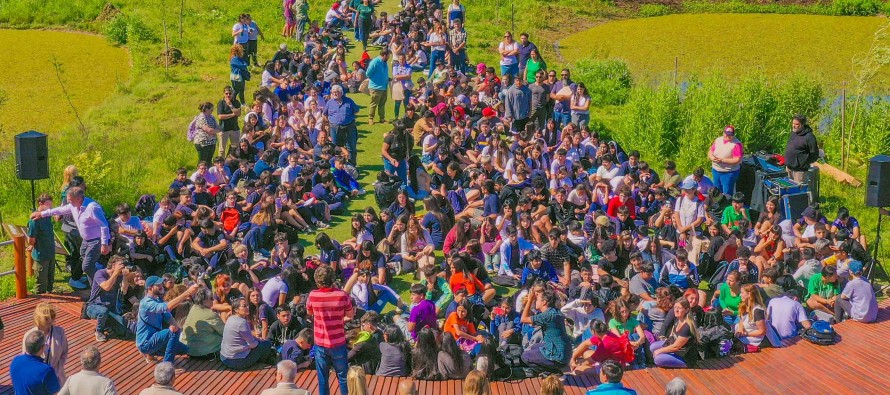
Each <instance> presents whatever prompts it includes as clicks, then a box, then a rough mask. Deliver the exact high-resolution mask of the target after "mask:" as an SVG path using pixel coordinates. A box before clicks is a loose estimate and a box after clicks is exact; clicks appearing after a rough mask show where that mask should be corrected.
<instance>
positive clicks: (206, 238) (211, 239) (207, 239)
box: [198, 231, 225, 248]
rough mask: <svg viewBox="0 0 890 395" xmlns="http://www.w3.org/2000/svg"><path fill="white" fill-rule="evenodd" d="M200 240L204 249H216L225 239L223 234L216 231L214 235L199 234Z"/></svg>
mask: <svg viewBox="0 0 890 395" xmlns="http://www.w3.org/2000/svg"><path fill="white" fill-rule="evenodd" d="M198 239H199V240H200V241H201V246H202V247H204V248H211V247H216V246H217V245H219V243H221V242H222V241H223V239H225V237H224V236H223V234H222V232H220V231H216V232H214V233H213V234H212V235H209V234H207V233H204V232H203V231H202V232H201V233H199V234H198Z"/></svg>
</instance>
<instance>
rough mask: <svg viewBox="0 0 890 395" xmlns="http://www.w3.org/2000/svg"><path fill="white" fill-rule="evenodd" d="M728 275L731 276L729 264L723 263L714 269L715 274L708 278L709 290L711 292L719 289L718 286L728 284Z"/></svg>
mask: <svg viewBox="0 0 890 395" xmlns="http://www.w3.org/2000/svg"><path fill="white" fill-rule="evenodd" d="M727 274H729V262H726V261H722V262H720V264H719V265H717V268H716V269H714V274H712V275H711V277H710V278H708V288H709V289H711V290H714V289H717V285H719V284H720V283H724V282H726V275H727Z"/></svg>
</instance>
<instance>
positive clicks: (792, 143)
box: [785, 126, 819, 171]
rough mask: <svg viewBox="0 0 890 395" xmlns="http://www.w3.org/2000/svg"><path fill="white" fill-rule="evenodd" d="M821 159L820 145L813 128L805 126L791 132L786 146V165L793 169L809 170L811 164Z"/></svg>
mask: <svg viewBox="0 0 890 395" xmlns="http://www.w3.org/2000/svg"><path fill="white" fill-rule="evenodd" d="M817 159H819V146H818V145H816V136H815V135H813V129H811V128H810V127H809V126H804V127H802V128H801V130H800V131H799V132H791V135H790V136H788V145H787V146H785V166H787V167H788V168H789V169H791V170H793V171H807V170H809V168H810V164H812V163H813V162H815V161H816V160H817Z"/></svg>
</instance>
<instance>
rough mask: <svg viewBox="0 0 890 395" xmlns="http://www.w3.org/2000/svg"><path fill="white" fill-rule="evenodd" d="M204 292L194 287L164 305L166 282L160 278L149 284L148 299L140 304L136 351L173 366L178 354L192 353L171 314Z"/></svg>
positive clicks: (148, 282) (146, 296)
mask: <svg viewBox="0 0 890 395" xmlns="http://www.w3.org/2000/svg"><path fill="white" fill-rule="evenodd" d="M200 288H201V285H199V284H194V285H192V286H191V287H189V288H188V289H187V290H186V291H185V292H183V293H182V295H179V296H177V297H175V298H173V299H172V300H170V301H169V302H164V301H163V299H162V297H163V294H164V280H163V279H161V278H160V277H158V276H151V277H149V278H148V279H147V280H145V297H144V298H142V301H141V302H140V303H139V320H138V321H137V322H136V348H137V349H138V350H139V352H140V353H142V354H144V355H145V356H146V358H151V357H152V356H155V355H163V356H164V362H171V363H172V362H173V360H174V359H175V358H176V355H177V354H185V352H186V351H188V347H186V345H185V344H182V343H181V342H180V341H179V334H180V333H181V331H180V328H179V327H177V326H176V322H175V321H174V320H173V315H172V314H171V313H170V312H171V311H173V309H175V308H176V307H177V306H179V305H180V304H182V302H185V301H186V300H188V299H189V298H190V297H191V296H192V295H194V294H195V293H196V292H198V290H199V289H200ZM168 325H169V326H168Z"/></svg>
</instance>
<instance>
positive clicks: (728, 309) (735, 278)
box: [711, 270, 742, 325]
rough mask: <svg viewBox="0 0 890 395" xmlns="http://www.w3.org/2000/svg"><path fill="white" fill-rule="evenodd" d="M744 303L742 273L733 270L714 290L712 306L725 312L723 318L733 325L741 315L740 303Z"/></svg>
mask: <svg viewBox="0 0 890 395" xmlns="http://www.w3.org/2000/svg"><path fill="white" fill-rule="evenodd" d="M740 303H742V274H741V273H739V272H738V271H737V270H733V271H731V272H729V274H727V275H726V282H725V283H722V284H720V288H718V289H717V291H715V292H714V296H713V297H712V298H711V306H713V307H714V308H715V309H720V310H721V311H722V312H723V319H724V320H725V321H726V322H727V323H729V324H730V325H732V323H733V322H735V317H736V316H738V315H739V304H740Z"/></svg>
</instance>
